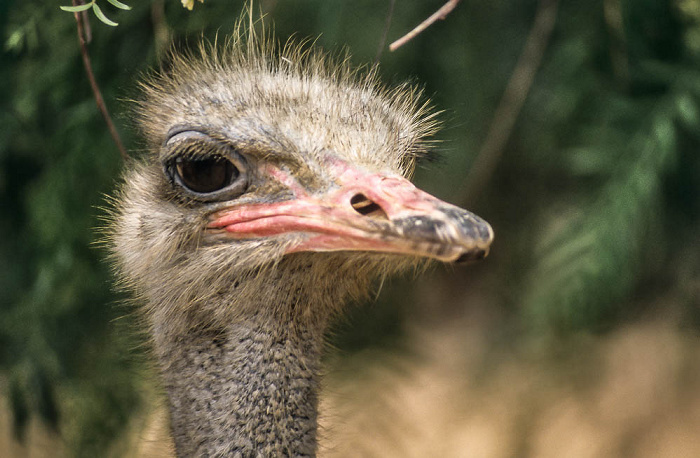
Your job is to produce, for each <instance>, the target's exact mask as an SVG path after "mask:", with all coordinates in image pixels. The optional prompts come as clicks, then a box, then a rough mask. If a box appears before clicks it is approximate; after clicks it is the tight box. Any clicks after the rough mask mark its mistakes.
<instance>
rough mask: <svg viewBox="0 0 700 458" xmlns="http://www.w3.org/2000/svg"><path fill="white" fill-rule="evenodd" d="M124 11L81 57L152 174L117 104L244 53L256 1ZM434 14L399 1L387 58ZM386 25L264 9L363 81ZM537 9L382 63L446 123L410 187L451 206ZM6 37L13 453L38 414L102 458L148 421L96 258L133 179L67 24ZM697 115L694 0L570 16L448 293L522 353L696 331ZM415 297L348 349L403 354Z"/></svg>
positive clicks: (509, 13) (553, 42)
mask: <svg viewBox="0 0 700 458" xmlns="http://www.w3.org/2000/svg"><path fill="white" fill-rule="evenodd" d="M110 3H112V2H110ZM131 3H132V5H131V6H132V7H133V9H132V10H131V11H121V10H119V9H116V8H112V7H111V6H108V5H107V4H105V5H104V9H105V11H106V14H107V16H108V17H109V18H111V19H113V20H115V21H117V22H119V24H120V25H119V27H106V26H104V25H103V24H102V23H100V22H99V21H94V20H93V21H92V24H91V25H92V27H91V29H92V36H93V41H92V42H91V43H90V45H89V49H90V53H91V56H92V61H93V65H94V67H95V73H96V77H97V80H98V81H99V84H100V85H101V88H102V91H103V93H104V96H105V99H106V101H107V104H108V105H109V106H110V109H111V111H112V112H113V113H114V114H115V121H116V123H117V125H118V128H119V130H120V132H121V134H122V135H123V137H124V140H125V143H126V144H127V145H129V146H130V149H131V151H132V154H140V150H141V147H142V146H141V144H140V143H139V140H138V139H137V138H136V136H135V131H134V126H131V125H130V124H129V122H128V120H129V114H128V113H129V111H128V110H129V108H128V103H125V102H124V100H127V99H129V98H130V97H132V96H133V95H134V91H135V86H136V84H135V83H136V78H135V75H138V74H140V73H142V72H144V71H146V70H147V69H148V68H151V67H153V66H156V65H157V62H158V56H160V55H162V53H163V50H164V49H165V48H167V46H169V45H168V43H171V42H172V43H174V44H175V46H176V47H178V48H182V47H186V46H188V45H191V44H193V43H195V42H196V41H197V40H198V39H199V38H200V37H201V36H204V37H213V36H214V35H215V34H217V33H218V34H219V35H225V34H227V33H228V32H230V31H231V30H232V28H233V26H234V22H235V20H236V18H237V17H238V15H239V14H240V11H241V9H242V7H243V2H241V1H238V2H216V1H209V2H205V3H204V4H201V5H200V4H197V6H196V8H194V11H192V12H188V11H187V10H185V9H183V7H182V5H181V4H180V2H178V1H176V0H168V1H164V0H153V1H149V2H131ZM441 4H442V2H440V1H436V2H400V1H397V2H396V8H395V12H394V18H393V22H392V25H391V29H390V31H389V38H390V40H391V39H395V38H398V37H399V36H400V35H402V34H403V33H405V32H406V31H408V30H410V29H411V28H412V27H413V26H415V25H416V24H417V23H418V22H420V21H421V20H423V19H424V18H425V17H427V16H428V15H430V14H431V13H432V12H433V11H434V10H435V9H437V8H438V7H439V6H440V5H441ZM388 5H389V2H388V1H387V2H375V1H372V2H370V1H367V0H363V1H354V2H343V1H340V0H325V1H322V0H316V1H312V0H307V1H263V2H261V8H263V10H264V11H266V12H267V13H268V18H269V19H271V20H272V21H274V24H275V30H276V34H277V35H278V37H279V38H280V39H281V40H285V39H286V38H287V37H289V36H291V35H296V36H298V37H307V36H311V37H316V36H319V34H320V37H319V38H318V40H317V41H318V44H319V45H321V46H323V47H325V48H328V49H331V50H336V51H337V50H339V49H341V48H342V47H348V48H349V49H350V50H351V51H352V53H353V56H354V57H353V59H354V60H355V61H356V62H358V63H368V62H370V63H371V62H372V61H373V60H374V58H375V55H376V53H377V46H378V44H379V40H380V38H381V35H382V32H383V28H384V24H385V16H386V12H387V10H388ZM536 7H537V2H536V1H534V0H526V1H520V2H512V1H506V0H494V1H490V2H482V1H477V0H466V1H463V2H462V3H461V4H460V6H459V7H458V8H457V9H456V10H455V11H454V12H453V13H452V14H451V15H450V16H449V17H448V18H447V19H446V20H445V21H440V22H438V23H437V24H435V25H433V26H432V27H431V28H430V29H429V30H428V31H426V32H425V33H424V34H423V35H421V36H419V37H418V38H416V39H414V40H413V41H412V42H410V43H409V44H408V45H406V46H405V47H404V48H401V49H399V50H398V51H397V52H395V53H391V54H390V53H388V52H387V51H384V53H383V55H382V58H381V64H382V66H381V72H382V74H383V75H384V76H385V79H386V80H387V81H388V82H397V81H404V80H406V79H409V80H414V81H417V82H419V83H420V84H422V85H424V87H425V89H426V92H427V94H428V95H430V96H431V97H432V98H433V100H434V103H435V105H436V106H437V107H438V108H439V109H443V110H445V114H444V115H443V119H444V120H445V130H444V132H443V133H442V134H441V139H443V140H444V142H443V143H441V144H440V146H439V147H438V149H439V150H440V152H441V156H442V162H439V163H437V164H428V165H426V169H427V170H426V169H422V170H420V172H419V175H418V178H417V179H418V182H419V184H420V186H422V187H424V188H425V189H427V190H428V191H430V192H433V193H435V194H437V195H439V196H440V197H442V198H445V199H446V200H453V199H455V198H458V194H457V193H456V192H455V189H458V188H459V187H460V186H461V185H462V184H463V182H464V180H465V177H466V176H467V171H468V170H469V167H470V164H471V163H472V162H473V161H474V159H475V156H476V154H477V151H478V150H479V147H480V145H481V143H482V142H483V140H484V136H485V135H486V132H487V130H488V128H489V125H490V123H491V120H492V114H493V111H494V109H495V107H496V105H497V104H498V101H499V98H500V96H501V94H502V92H503V88H504V86H505V84H506V82H507V81H508V79H509V78H510V76H511V74H512V71H513V68H514V65H515V62H516V61H517V58H518V56H519V54H520V52H521V50H522V47H523V44H524V40H525V37H526V36H527V34H528V31H529V30H530V28H531V27H532V20H533V15H534V13H535V10H536ZM611 8H612V10H611ZM606 11H607V13H606ZM610 11H613V12H614V11H619V12H620V14H621V20H620V21H615V20H611V17H612V18H614V15H613V16H611V14H610ZM0 37H1V39H2V46H3V48H2V52H1V53H0V79H1V80H2V81H3V84H2V85H0V201H1V202H2V205H1V206H0V211H1V212H2V218H0V253H1V255H2V259H3V261H4V262H2V263H1V264H0V381H2V382H3V383H2V385H0V386H2V387H4V388H5V395H6V396H7V397H8V398H9V400H10V405H11V407H12V410H13V413H14V421H15V426H16V433H17V435H18V436H19V437H22V434H23V431H24V429H25V427H26V424H27V421H28V420H29V419H30V418H31V416H33V415H39V416H40V417H41V418H42V419H43V420H44V421H45V422H46V423H47V424H48V425H50V426H51V427H53V428H56V429H57V430H58V431H59V432H60V434H61V435H62V437H63V438H64V439H65V441H66V443H67V445H68V448H69V450H70V451H71V453H72V454H74V455H75V456H100V455H101V454H102V453H101V452H103V451H104V450H105V449H106V448H107V447H108V446H109V444H110V443H111V441H112V440H113V439H114V438H115V437H118V435H119V432H120V431H122V430H123V429H124V428H125V426H126V425H127V423H128V420H129V418H130V416H131V415H133V414H134V412H136V411H137V410H138V407H139V404H140V398H139V395H138V392H139V391H138V386H139V383H141V379H142V378H143V377H144V369H143V366H144V364H143V361H142V358H140V357H139V353H140V351H141V350H140V348H141V346H140V345H139V341H140V339H139V337H138V336H135V335H134V333H133V331H131V329H133V328H135V327H136V323H135V320H134V319H133V318H132V317H131V310H130V309H129V308H128V307H124V306H121V305H119V304H121V303H122V302H121V301H122V300H123V299H124V298H122V297H120V296H119V295H118V294H117V293H115V292H114V291H113V289H112V288H111V286H110V285H111V281H112V279H111V276H110V273H109V266H108V265H107V264H106V263H105V262H104V261H103V258H104V252H103V251H102V250H101V249H100V248H99V247H97V246H95V242H96V240H98V239H99V235H98V231H96V230H95V228H97V227H99V226H100V224H101V223H100V221H99V215H100V214H101V210H100V209H99V208H100V207H101V206H103V205H104V204H105V203H104V197H103V196H104V195H105V194H109V193H110V191H111V190H112V189H113V187H114V182H115V179H116V178H117V177H118V175H119V171H120V169H121V167H122V163H121V160H120V158H119V154H118V152H117V150H116V148H115V146H114V144H113V143H112V140H111V138H110V136H109V134H108V132H107V130H106V128H105V126H104V123H103V121H102V119H101V118H100V116H99V113H98V111H97V109H96V106H95V102H94V100H93V98H92V93H91V91H90V88H89V85H88V83H87V79H86V77H85V73H84V70H83V67H82V62H81V57H80V54H79V47H78V43H77V35H76V30H75V21H74V19H73V17H72V14H66V13H63V12H61V11H60V9H59V8H58V5H57V4H56V3H55V2H45V1H39V0H24V1H19V0H4V1H3V2H0ZM699 102H700V0H636V1H632V0H605V1H602V0H599V1H591V2H561V4H560V7H559V11H558V14H557V22H556V26H555V30H554V34H553V36H552V37H551V39H550V41H549V43H548V47H547V49H546V53H545V56H544V60H543V62H542V65H541V67H540V68H539V71H538V73H537V75H536V78H535V82H534V85H533V86H532V89H531V91H530V94H529V97H528V99H527V102H526V104H525V106H524V108H523V111H522V112H521V113H520V116H519V118H518V123H517V125H516V127H515V130H514V132H513V133H512V135H511V137H510V139H509V142H508V144H507V147H506V151H505V153H504V154H503V156H502V159H501V160H500V163H499V164H498V168H497V169H496V172H495V174H494V175H493V177H491V180H490V181H489V182H488V184H487V186H486V187H485V188H484V189H481V190H480V198H479V200H478V203H477V204H476V208H474V210H475V211H476V212H477V213H478V214H480V215H482V216H484V217H485V218H486V219H487V220H489V221H490V222H491V223H492V224H493V226H494V228H495V231H496V234H497V237H496V242H495V245H494V247H493V253H492V256H491V257H490V258H489V260H488V261H487V262H486V263H484V264H482V265H480V266H479V268H478V269H467V270H456V271H453V272H450V277H449V282H451V284H452V288H454V289H463V290H468V289H469V288H471V287H472V286H473V285H475V284H476V283H477V282H481V283H482V284H485V285H487V286H486V287H485V289H486V290H487V297H488V306H489V307H491V308H494V309H498V310H501V311H502V312H503V313H502V315H503V316H504V317H505V318H504V321H505V322H507V323H509V324H508V327H507V329H520V330H521V331H522V332H521V335H520V337H516V336H514V335H509V337H508V338H509V339H516V338H523V336H524V338H527V336H532V335H554V336H567V335H571V334H572V333H576V332H602V331H605V330H606V329H609V328H610V327H613V326H615V325H616V324H618V323H620V322H622V321H624V320H628V319H633V318H634V317H636V316H639V315H641V314H646V313H661V314H674V315H675V316H678V321H679V323H681V324H683V325H687V326H697V325H698V324H699V323H700V321H699V320H698V318H699V317H700V314H698V305H700V304H698V296H699V295H698V292H699V289H700V287H699V286H698V278H700V232H699V231H698V220H699V218H700V154H698V151H700V106H699ZM457 203H459V202H457ZM411 288H412V286H411V285H407V286H406V288H403V290H401V291H397V290H398V289H401V288H389V293H390V294H384V295H382V297H381V299H380V301H381V305H380V306H379V307H377V308H375V309H374V310H375V311H367V310H358V311H355V312H354V314H353V315H352V316H351V318H350V319H349V320H348V322H346V323H344V324H343V325H341V326H340V327H339V329H338V331H337V335H336V337H335V342H336V343H337V344H338V345H339V346H341V347H343V348H346V349H354V348H361V347H362V346H363V345H367V342H376V341H380V340H381V339H383V338H385V337H386V335H387V334H389V335H395V334H397V333H399V327H398V326H396V322H397V321H398V320H399V319H400V317H401V315H402V313H403V312H402V310H404V309H405V306H404V305H401V304H399V302H404V301H406V300H408V299H406V297H407V296H409V294H408V293H407V291H410V290H411ZM468 306H469V305H468V304H461V303H455V304H452V305H451V307H453V308H460V307H462V308H463V307H468ZM353 324H355V325H356V327H353ZM358 329H361V330H364V333H362V334H360V333H358V332H357V330H358Z"/></svg>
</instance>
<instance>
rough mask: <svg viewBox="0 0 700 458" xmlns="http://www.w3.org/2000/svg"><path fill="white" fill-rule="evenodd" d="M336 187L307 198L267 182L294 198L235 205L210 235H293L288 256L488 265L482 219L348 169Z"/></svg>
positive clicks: (404, 184)
mask: <svg viewBox="0 0 700 458" xmlns="http://www.w3.org/2000/svg"><path fill="white" fill-rule="evenodd" d="M333 168H334V169H335V170H334V171H335V172H336V174H335V176H336V180H335V183H334V185H333V186H332V187H331V188H330V189H328V190H326V191H324V192H321V193H310V192H309V193H307V192H306V191H305V190H304V189H303V188H302V186H301V185H299V184H298V182H296V180H295V179H294V178H293V177H291V176H290V175H289V174H288V173H286V172H284V171H282V170H281V169H278V168H270V169H269V170H268V171H267V172H268V175H270V176H271V177H273V179H276V180H278V181H280V182H281V183H283V184H284V185H285V186H287V187H288V188H289V189H290V190H291V191H292V192H293V193H294V194H295V198H293V199H292V200H286V201H283V202H275V203H265V204H250V205H238V206H232V207H230V208H226V209H223V210H220V211H218V212H216V213H214V214H213V215H212V216H211V220H210V223H209V225H208V226H207V228H208V229H210V230H224V231H225V233H226V234H227V235H228V236H229V237H232V238H235V239H255V238H261V237H268V236H273V235H280V234H296V235H299V237H294V238H292V240H294V242H292V244H291V245H290V246H289V247H288V249H287V251H286V252H287V253H296V252H302V251H373V252H382V253H396V254H403V255H412V256H420V257H428V258H434V259H438V260H440V261H444V262H465V261H470V260H478V259H483V258H484V257H486V255H487V254H488V252H489V246H490V244H491V242H492V241H493V230H492V229H491V226H490V225H489V224H488V223H487V222H486V221H484V220H483V219H481V218H479V217H478V216H476V215H474V214H473V213H470V212H468V211H466V210H462V209H461V208H459V207H456V206H454V205H451V204H448V203H446V202H443V201H441V200H439V199H437V198H435V197H433V196H431V195H430V194H428V193H426V192H424V191H421V190H420V189H418V188H416V187H415V186H414V185H413V184H412V183H411V182H410V181H408V180H407V179H405V178H403V177H401V176H399V175H393V174H382V173H370V172H366V171H363V170H359V169H357V168H354V167H352V166H349V165H347V164H345V163H336V164H334V165H333Z"/></svg>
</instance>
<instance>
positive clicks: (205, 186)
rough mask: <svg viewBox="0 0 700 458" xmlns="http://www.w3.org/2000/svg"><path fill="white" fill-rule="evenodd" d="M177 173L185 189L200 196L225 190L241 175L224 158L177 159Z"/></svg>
mask: <svg viewBox="0 0 700 458" xmlns="http://www.w3.org/2000/svg"><path fill="white" fill-rule="evenodd" d="M175 172H176V173H177V177H178V178H179V181H180V183H181V184H182V185H183V186H184V187H186V188H187V189H189V190H190V191H193V192H196V193H200V194H206V193H210V192H214V191H219V190H221V189H224V188H225V187H227V186H229V185H230V184H231V183H233V182H234V181H235V180H236V178H238V176H239V175H240V171H239V170H238V168H237V167H236V166H235V165H233V163H232V162H231V161H229V160H227V159H224V158H201V159H184V158H177V159H176V160H175Z"/></svg>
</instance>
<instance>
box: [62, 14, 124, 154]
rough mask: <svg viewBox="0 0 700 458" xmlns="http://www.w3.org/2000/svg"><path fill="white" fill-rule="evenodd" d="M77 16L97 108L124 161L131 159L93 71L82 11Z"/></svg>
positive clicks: (79, 39)
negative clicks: (86, 42)
mask: <svg viewBox="0 0 700 458" xmlns="http://www.w3.org/2000/svg"><path fill="white" fill-rule="evenodd" d="M82 3H83V2H82V0H73V6H77V5H80V4H82ZM73 15H74V16H75V21H76V23H77V24H78V42H79V43H80V54H81V55H82V56H83V65H84V66H85V73H86V74H87V77H88V80H89V81H90V87H91V88H92V93H93V95H94V96H95V102H96V103H97V108H98V109H99V110H100V113H102V117H103V118H104V120H105V122H106V123H107V128H108V129H109V133H110V134H111V135H112V139H113V140H114V143H115V144H116V145H117V149H118V150H119V154H120V155H121V157H122V159H123V160H124V161H128V160H129V155H128V154H127V152H126V148H124V144H123V143H122V140H121V138H119V133H118V132H117V128H116V127H114V123H113V122H112V118H111V117H110V116H109V111H107V105H105V101H104V99H103V98H102V92H100V87H99V86H98V85H97V81H96V80H95V74H94V73H93V71H92V63H91V62H90V55H89V54H88V50H87V45H86V44H85V27H84V25H83V17H82V15H81V14H80V13H73Z"/></svg>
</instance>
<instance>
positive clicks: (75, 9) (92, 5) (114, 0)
mask: <svg viewBox="0 0 700 458" xmlns="http://www.w3.org/2000/svg"><path fill="white" fill-rule="evenodd" d="M107 2H109V3H110V4H111V5H113V6H115V7H116V8H119V9H120V10H130V9H131V7H130V6H129V5H125V4H124V3H122V2H120V1H119V0H107ZM61 9H62V10H63V11H68V12H69V13H79V12H82V11H87V10H89V9H92V12H93V13H94V14H95V17H97V19H99V20H100V21H102V22H103V23H104V24H107V25H109V26H112V27H116V26H117V25H119V24H118V23H116V22H114V21H113V20H111V19H110V18H108V17H107V16H105V14H104V12H102V8H100V7H99V5H98V4H97V0H92V1H90V2H89V3H85V4H82V5H76V6H61Z"/></svg>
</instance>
